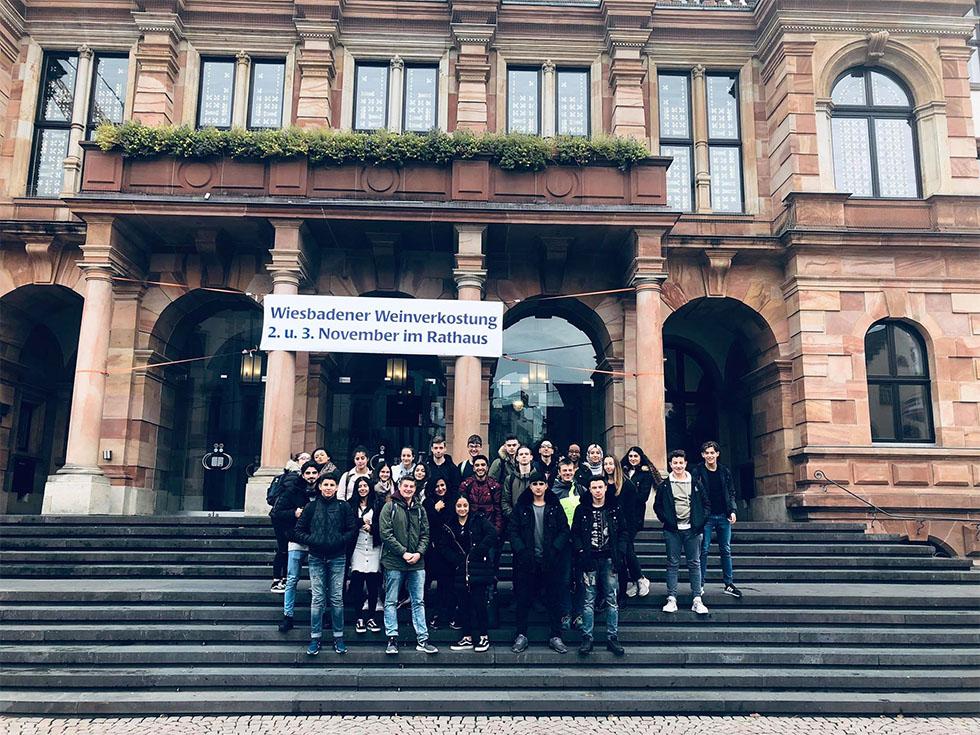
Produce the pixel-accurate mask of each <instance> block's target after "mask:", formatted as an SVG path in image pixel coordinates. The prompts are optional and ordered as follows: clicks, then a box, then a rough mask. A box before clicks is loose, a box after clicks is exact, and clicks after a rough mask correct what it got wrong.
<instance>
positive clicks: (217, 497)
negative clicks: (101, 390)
mask: <svg viewBox="0 0 980 735" xmlns="http://www.w3.org/2000/svg"><path fill="white" fill-rule="evenodd" d="M261 331H262V309H261V307H260V306H259V305H258V304H257V303H256V302H255V301H254V300H252V299H251V298H248V297H247V296H244V295H241V296H238V295H236V294H225V293H219V292H208V291H196V292H192V293H190V294H187V295H186V296H183V297H181V298H180V299H178V300H177V301H175V302H174V303H173V304H171V305H170V306H169V307H167V309H165V310H164V312H163V313H162V314H161V315H160V318H159V319H158V320H157V324H156V327H155V328H154V331H153V344H154V346H155V347H156V348H157V351H158V352H160V353H161V354H162V355H164V356H165V359H166V361H168V362H171V361H174V362H176V363H177V364H173V365H169V366H168V367H166V368H164V369H163V370H162V375H161V379H162V387H161V394H160V400H161V412H160V416H161V418H160V438H159V440H158V442H157V469H158V472H159V478H160V489H161V490H162V491H163V492H160V493H158V495H157V497H158V501H157V510H158V511H159V512H166V511H200V510H204V511H228V510H230V511H237V510H242V509H243V508H244V503H245V483H246V482H247V480H248V470H249V469H252V468H254V467H255V466H257V463H258V459H259V454H260V450H261V444H262V408H263V396H264V393H265V384H264V375H265V361H264V355H263V354H262V353H260V352H251V350H253V349H254V348H255V347H256V346H257V345H258V343H259V339H260V336H261ZM216 447H217V450H218V452H217V453H219V454H224V455H227V456H228V457H229V458H230V463H229V462H228V461H227V460H223V461H218V462H211V461H205V456H206V455H207V454H208V453H212V454H214V453H215V448H216Z"/></svg>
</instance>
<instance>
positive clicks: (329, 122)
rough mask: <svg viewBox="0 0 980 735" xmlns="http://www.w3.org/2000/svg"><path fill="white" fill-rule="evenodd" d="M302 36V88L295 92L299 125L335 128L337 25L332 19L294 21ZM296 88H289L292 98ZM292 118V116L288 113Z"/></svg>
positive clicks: (287, 91)
mask: <svg viewBox="0 0 980 735" xmlns="http://www.w3.org/2000/svg"><path fill="white" fill-rule="evenodd" d="M294 23H295V25H296V33H297V34H298V35H299V40H300V43H299V53H298V56H297V61H296V66H297V68H298V69H299V89H298V90H297V92H296V125H297V126H299V127H301V128H307V127H322V126H326V127H336V125H335V124H334V123H335V121H334V119H333V107H332V105H331V99H330V95H331V94H332V92H333V81H334V76H335V75H336V67H335V65H334V54H333V50H334V45H335V43H336V35H337V24H336V23H335V22H333V21H313V20H295V21H294ZM292 97H293V90H291V89H290V90H286V99H287V100H291V99H292ZM285 119H287V120H288V119H290V115H288V114H287V115H285Z"/></svg>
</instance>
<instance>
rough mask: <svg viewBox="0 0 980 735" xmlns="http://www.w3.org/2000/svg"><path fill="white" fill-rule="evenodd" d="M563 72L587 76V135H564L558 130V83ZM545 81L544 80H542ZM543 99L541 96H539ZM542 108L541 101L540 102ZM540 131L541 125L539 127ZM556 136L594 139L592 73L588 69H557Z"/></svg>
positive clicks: (570, 67) (563, 67) (564, 67)
mask: <svg viewBox="0 0 980 735" xmlns="http://www.w3.org/2000/svg"><path fill="white" fill-rule="evenodd" d="M562 72H565V73H573V74H585V134H584V135H580V134H576V133H562V132H561V131H560V130H559V129H558V94H559V93H558V83H559V81H560V79H559V77H560V76H561V74H562ZM542 81H543V80H542ZM538 97H539V98H540V97H541V94H540V93H539V94H538ZM538 104H539V106H540V99H539V102H538ZM538 127H539V129H540V125H539V126H538ZM555 135H568V136H570V137H574V138H591V137H592V71H591V70H590V69H589V68H588V67H582V66H559V67H555Z"/></svg>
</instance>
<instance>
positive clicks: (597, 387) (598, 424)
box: [489, 299, 608, 453]
mask: <svg viewBox="0 0 980 735" xmlns="http://www.w3.org/2000/svg"><path fill="white" fill-rule="evenodd" d="M504 324H505V326H504V354H505V355H509V356H510V357H512V358H516V359H514V360H510V359H506V358H501V359H500V360H498V361H497V366H496V369H495V370H494V373H493V379H492V381H491V383H490V437H489V438H490V442H489V451H490V452H491V453H492V452H493V451H495V449H496V447H499V446H500V445H501V444H502V443H503V440H504V437H506V436H507V435H509V434H514V435H516V436H517V437H518V438H519V439H520V440H521V442H522V443H524V444H531V443H533V442H534V441H537V440H538V439H540V438H542V437H545V436H547V437H548V438H550V439H551V440H552V442H554V444H555V446H557V447H559V449H560V450H561V451H563V450H564V449H565V448H566V447H567V446H568V445H569V444H570V443H571V442H578V443H582V442H585V443H588V442H592V441H600V440H601V439H602V436H603V434H604V432H605V429H606V422H605V394H606V391H605V388H604V386H603V384H602V377H601V376H600V375H598V374H596V373H595V370H596V369H597V368H599V367H600V365H601V364H602V360H603V355H604V352H605V349H606V346H607V344H608V339H607V337H606V335H605V328H604V326H603V325H602V322H601V320H599V318H598V316H597V315H596V314H595V312H593V311H591V310H590V309H587V308H586V307H585V306H584V305H582V304H579V303H578V302H574V301H573V300H571V299H562V300H549V299H538V300H535V299H529V300H527V301H524V302H522V303H521V304H519V305H517V306H515V307H513V308H511V309H510V310H509V311H508V312H507V314H506V315H505V321H504Z"/></svg>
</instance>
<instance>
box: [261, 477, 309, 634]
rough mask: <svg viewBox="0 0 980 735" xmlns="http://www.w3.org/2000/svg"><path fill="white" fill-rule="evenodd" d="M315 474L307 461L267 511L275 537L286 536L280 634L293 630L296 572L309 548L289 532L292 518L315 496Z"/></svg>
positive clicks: (297, 573) (299, 513)
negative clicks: (297, 475)
mask: <svg viewBox="0 0 980 735" xmlns="http://www.w3.org/2000/svg"><path fill="white" fill-rule="evenodd" d="M319 474H320V471H319V470H318V469H317V466H316V462H312V461H310V460H307V461H306V462H305V463H304V464H303V467H302V470H301V471H300V477H301V478H302V481H301V482H300V483H295V482H290V483H289V485H287V486H286V487H285V488H284V489H283V491H282V492H281V493H279V497H278V498H276V504H275V505H274V506H273V507H272V512H271V513H270V515H271V516H272V525H273V527H274V528H275V529H276V539H277V540H278V538H279V535H280V533H284V534H285V535H286V538H287V539H288V540H287V547H286V548H287V554H288V556H287V562H286V570H287V571H286V581H285V583H284V584H283V592H284V593H285V594H284V595H283V600H282V622H281V623H279V632H280V633H288V632H289V631H290V630H292V629H293V609H294V607H295V606H296V585H297V584H298V583H299V573H300V570H301V569H302V568H303V563H304V562H306V561H307V560H308V559H309V549H308V548H307V547H306V546H303V545H302V544H298V543H296V541H295V537H294V535H293V532H294V531H295V530H296V521H298V520H299V517H300V516H301V515H302V514H303V508H305V507H306V505H307V503H309V502H310V500H311V499H312V498H313V497H315V494H316V492H317V489H316V478H317V476H318V475H319ZM287 479H288V478H287ZM284 482H285V480H284Z"/></svg>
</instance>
